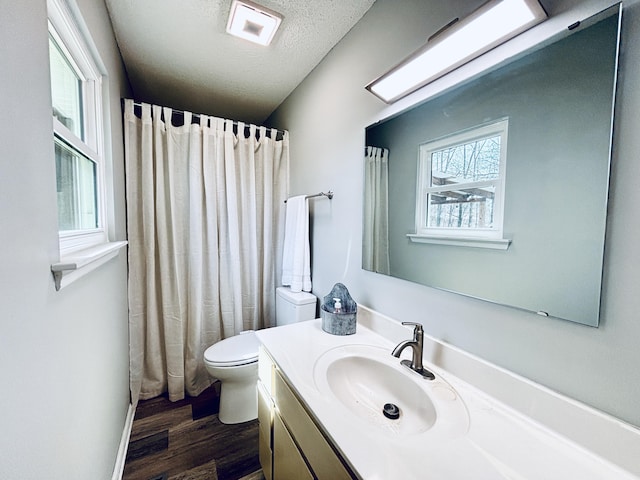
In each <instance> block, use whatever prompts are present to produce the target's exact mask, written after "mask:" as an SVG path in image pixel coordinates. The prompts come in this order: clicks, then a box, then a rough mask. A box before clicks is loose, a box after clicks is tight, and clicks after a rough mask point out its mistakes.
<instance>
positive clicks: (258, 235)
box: [124, 100, 289, 405]
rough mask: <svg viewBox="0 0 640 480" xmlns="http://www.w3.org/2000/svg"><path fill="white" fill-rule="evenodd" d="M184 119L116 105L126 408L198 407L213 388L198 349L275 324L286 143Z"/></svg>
mask: <svg viewBox="0 0 640 480" xmlns="http://www.w3.org/2000/svg"><path fill="white" fill-rule="evenodd" d="M134 108H139V109H140V110H141V112H140V117H141V118H138V116H136V114H135V113H136V112H135V111H134ZM176 113H179V114H181V115H182V116H183V117H184V123H183V125H182V126H173V125H172V121H171V119H172V117H173V116H174V114H176ZM194 118H196V116H194V115H192V114H191V113H189V112H173V111H172V110H171V109H170V108H162V107H159V106H155V105H154V106H151V105H148V104H142V105H141V106H139V107H135V106H134V103H133V101H131V100H125V105H124V127H125V163H126V188H127V194H126V199H127V228H128V240H129V286H128V288H129V329H130V383H131V395H132V401H133V403H134V405H135V404H136V403H137V401H138V400H139V399H147V398H153V397H155V396H158V395H160V394H162V393H164V392H166V391H168V393H169V399H170V400H172V401H176V400H180V399H182V398H184V395H185V393H186V394H188V395H192V396H195V395H198V394H199V393H201V392H202V390H204V389H205V388H207V387H208V386H209V385H210V384H211V382H212V379H211V378H210V377H209V375H208V373H207V371H206V369H205V367H204V361H203V354H204V351H205V350H206V348H207V347H209V346H210V345H212V344H214V343H215V342H217V341H219V340H221V339H223V338H226V337H230V336H233V335H235V334H237V333H239V332H241V331H243V330H247V329H258V328H261V327H266V326H272V325H274V324H275V287H276V281H277V275H276V273H278V272H276V266H277V265H281V263H282V260H281V259H282V252H281V248H282V243H283V232H284V212H285V210H284V205H285V204H284V200H285V199H286V197H287V186H288V180H289V179H288V172H289V139H288V132H284V134H282V137H283V138H282V139H278V137H277V131H276V130H267V129H266V128H265V127H256V126H255V125H245V124H243V123H238V124H237V126H236V128H235V129H234V122H232V121H230V120H223V119H220V118H215V117H208V116H206V115H199V121H197V122H196V123H192V119H194Z"/></svg>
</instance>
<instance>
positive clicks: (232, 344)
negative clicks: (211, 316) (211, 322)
mask: <svg viewBox="0 0 640 480" xmlns="http://www.w3.org/2000/svg"><path fill="white" fill-rule="evenodd" d="M259 347H260V340H258V337H257V336H256V334H255V332H254V331H253V330H248V331H246V332H241V333H240V334H239V335H235V336H233V337H229V338H225V339H224V340H221V341H219V342H218V343H214V344H213V345H211V346H210V347H209V348H207V349H206V350H205V352H204V361H205V362H206V363H207V364H209V365H211V366H215V367H237V366H239V365H246V364H248V363H254V362H257V361H258V348H259Z"/></svg>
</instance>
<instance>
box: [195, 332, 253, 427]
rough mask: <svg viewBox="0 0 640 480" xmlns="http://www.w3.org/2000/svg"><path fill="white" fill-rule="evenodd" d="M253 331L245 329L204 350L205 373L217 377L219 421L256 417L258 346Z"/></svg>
mask: <svg viewBox="0 0 640 480" xmlns="http://www.w3.org/2000/svg"><path fill="white" fill-rule="evenodd" d="M259 346H260V341H259V340H258V337H256V334H255V332H253V331H252V330H248V331H246V332H242V333H240V334H239V335H236V336H233V337H230V338H227V339H225V340H222V341H220V342H218V343H216V344H214V345H212V346H210V347H209V348H207V350H206V351H205V352H204V364H205V367H206V368H207V372H209V375H211V376H212V377H214V378H217V379H218V380H220V387H221V388H220V410H219V413H218V418H219V420H220V421H221V422H222V423H226V424H232V423H242V422H247V421H249V420H253V419H254V418H256V417H257V416H258V397H257V395H256V382H257V381H258V347H259Z"/></svg>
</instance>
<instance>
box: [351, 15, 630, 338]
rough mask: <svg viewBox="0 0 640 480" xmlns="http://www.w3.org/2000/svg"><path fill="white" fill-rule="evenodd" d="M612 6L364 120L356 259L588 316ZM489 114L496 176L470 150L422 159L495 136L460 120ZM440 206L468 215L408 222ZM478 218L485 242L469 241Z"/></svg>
mask: <svg viewBox="0 0 640 480" xmlns="http://www.w3.org/2000/svg"><path fill="white" fill-rule="evenodd" d="M620 15H621V10H620V6H619V5H616V6H614V7H611V8H609V9H607V10H605V11H604V12H601V13H600V14H598V15H596V16H594V17H592V18H589V19H587V20H585V21H583V22H581V23H580V25H579V26H578V27H576V28H573V29H572V30H571V31H569V29H567V32H566V33H564V34H562V35H561V38H560V37H557V38H554V39H553V41H551V42H547V43H546V44H545V45H544V46H543V47H538V48H535V49H533V50H532V51H530V52H527V53H526V54H523V55H519V56H518V57H517V58H516V59H515V60H512V61H510V62H509V63H507V64H504V65H502V66H499V67H498V68H495V69H493V70H492V71H490V72H488V73H485V74H483V75H481V76H480V77H478V78H476V79H473V80H471V81H469V82H466V83H465V84H463V85H459V86H456V87H455V88H453V89H450V90H448V91H446V92H445V93H442V94H440V95H439V96H437V97H435V98H431V99H429V100H428V101H426V102H424V103H422V104H419V105H416V106H413V107H411V108H409V109H407V110H405V111H403V112H401V113H400V114H397V115H394V116H393V117H392V118H387V119H385V120H381V121H379V122H376V123H375V124H373V125H371V126H369V127H367V129H366V145H365V188H364V194H365V201H364V216H363V232H364V233H363V235H364V238H363V268H364V269H366V270H370V271H376V272H378V273H382V274H387V275H391V276H393V277H398V278H402V279H405V280H409V281H412V282H417V283H420V284H423V285H427V286H430V287H434V288H438V289H444V290H448V291H452V292H456V293H460V294H464V295H467V296H471V297H475V298H479V299H483V300H487V301H490V302H494V303H498V304H502V305H507V306H511V307H516V308H520V309H525V310H529V311H532V312H536V313H539V314H541V315H545V316H552V317H557V318H561V319H566V320H570V321H574V322H579V323H582V324H585V325H591V326H597V325H598V321H599V311H600V290H601V283H602V266H603V258H604V240H605V227H606V213H607V197H608V189H609V169H610V159H611V145H612V132H613V108H614V99H615V86H616V72H617V61H618V60H617V56H618V44H619V32H620ZM505 122H506V123H505ZM495 124H500V125H501V126H502V127H503V128H506V130H505V132H508V134H505V136H504V137H501V138H502V140H501V141H502V142H503V143H502V144H501V145H500V147H501V148H502V149H503V153H504V158H503V159H502V160H499V161H501V162H502V164H501V166H500V167H499V168H498V167H496V168H494V170H495V171H496V172H497V171H498V170H499V169H500V168H503V171H502V173H501V175H502V177H501V178H502V180H499V181H498V182H497V183H495V182H494V183H493V184H490V182H489V180H491V179H490V178H489V177H491V175H492V174H491V173H489V174H487V168H488V167H486V164H480V167H479V168H478V165H479V163H478V162H474V161H472V160H469V161H466V160H462V161H460V162H458V161H457V160H456V161H454V160H451V159H452V158H453V157H452V156H450V157H448V158H449V159H450V160H451V161H449V162H448V163H447V162H445V163H446V166H443V165H445V163H443V162H442V161H440V163H438V162H436V160H435V158H436V157H435V156H433V155H435V153H433V152H436V153H439V154H440V155H441V156H442V155H445V156H446V155H449V154H451V152H452V151H453V149H452V147H451V143H452V142H448V139H456V138H463V139H464V140H463V141H462V143H460V144H459V145H458V146H457V147H456V148H458V147H459V148H458V149H460V148H462V150H463V151H464V149H465V148H466V149H470V151H472V152H478V151H480V150H481V149H480V148H479V146H478V145H479V140H481V141H484V140H487V141H491V139H493V141H494V143H495V141H496V140H495V137H491V136H484V137H483V136H482V135H481V134H480V133H478V134H477V135H475V136H474V133H473V132H474V129H479V130H480V131H483V130H482V129H483V128H484V129H486V127H487V126H491V125H495ZM489 130H491V128H489ZM465 135H466V136H465ZM480 143H481V142H480ZM430 145H435V147H433V148H431V147H429V146H430ZM443 145H444V146H445V147H443ZM430 148H431V149H430ZM438 148H440V150H438ZM446 148H449V150H446ZM443 149H444V150H443ZM445 150H446V151H445ZM425 152H427V153H426V154H425ZM443 152H444V153H443ZM425 155H431V157H428V159H432V160H433V161H432V160H429V161H426V160H425V158H427V157H425ZM463 155H464V156H468V157H469V159H473V157H474V154H473V153H464V154H463ZM478 155H479V154H478ZM498 156H499V155H498ZM465 158H466V157H465ZM456 162H458V163H459V165H458V166H457V167H456V166H455V165H454V164H456ZM489 163H491V162H489ZM451 165H454V166H451ZM483 165H484V166H483ZM471 169H476V170H478V171H479V172H480V173H477V172H476V173H474V174H468V170H471ZM489 170H491V168H489ZM425 172H426V173H425ZM483 175H484V176H483ZM487 175H488V176H487ZM495 175H497V173H496V174H495ZM495 175H494V176H495ZM418 177H420V178H418ZM425 178H426V179H427V180H425ZM461 179H464V180H465V181H466V182H467V184H466V185H464V186H460V185H459V183H461V182H462V180H461ZM494 180H495V178H493V180H491V181H494ZM487 182H489V183H487ZM500 182H502V183H500ZM425 184H426V185H427V187H433V188H432V189H431V191H429V192H425V189H424V188H425ZM445 186H446V188H445ZM496 189H498V190H496ZM496 192H499V193H500V194H501V195H502V199H501V202H502V208H501V209H500V208H498V206H496V205H493V203H494V202H497V196H496ZM426 210H430V211H428V212H427V211H426ZM464 212H467V213H464ZM469 212H471V213H469ZM473 212H475V213H473ZM442 218H445V221H446V222H449V223H448V226H449V227H451V225H453V230H456V228H458V229H459V228H463V229H464V227H465V226H474V225H475V226H476V227H478V228H475V229H474V228H471V229H467V230H466V231H464V232H463V231H462V230H457V232H458V233H454V234H453V236H451V235H449V236H447V235H442V236H440V237H438V235H437V233H436V234H435V235H433V236H431V235H429V234H428V233H425V231H422V235H420V234H419V233H420V232H421V230H420V228H421V226H425V225H426V224H429V223H430V222H432V223H435V224H436V227H437V226H438V225H437V221H440V220H441V219H442ZM452 219H453V220H452ZM498 221H499V223H500V227H501V232H499V234H498V233H497V230H498V228H495V227H496V225H494V224H493V223H492V222H498ZM426 226H427V227H428V225H426ZM483 230H484V231H485V232H486V231H489V232H490V235H489V236H490V237H493V239H494V240H497V242H492V241H490V239H489V240H482V239H480V240H478V238H477V236H475V233H477V231H480V233H481V234H482V231H483ZM416 234H418V235H416ZM431 237H433V238H431ZM487 247H489V248H487Z"/></svg>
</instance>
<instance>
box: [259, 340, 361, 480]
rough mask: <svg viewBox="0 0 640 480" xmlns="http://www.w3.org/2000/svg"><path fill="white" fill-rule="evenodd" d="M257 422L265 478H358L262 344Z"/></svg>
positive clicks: (338, 479) (320, 479)
mask: <svg viewBox="0 0 640 480" xmlns="http://www.w3.org/2000/svg"><path fill="white" fill-rule="evenodd" d="M258 422H259V424H260V427H259V452H260V464H261V465H262V470H263V473H264V476H265V478H266V479H267V480H289V479H292V478H295V479H296V480H298V479H300V480H304V479H309V480H313V479H318V480H325V479H326V480H343V479H344V480H349V479H354V478H358V477H357V476H356V475H355V474H353V473H352V472H351V470H350V468H349V467H348V466H347V465H346V463H345V462H344V461H343V460H342V458H341V456H340V454H339V453H338V452H337V451H336V450H335V449H334V448H333V446H332V445H331V443H330V442H329V440H328V439H327V438H326V437H325V435H324V434H323V433H322V431H321V430H320V428H319V427H318V426H317V425H316V423H315V421H314V420H313V418H312V417H311V416H310V415H309V413H308V412H307V410H306V409H305V407H304V406H303V404H302V402H301V401H300V400H299V399H298V397H297V396H296V394H295V393H294V391H293V389H292V388H291V387H290V386H289V384H288V383H287V381H286V380H285V378H284V377H283V376H282V374H281V373H280V371H279V369H278V367H277V365H276V364H275V363H274V362H273V360H272V359H271V357H270V356H269V354H268V353H267V352H266V351H265V350H264V348H263V347H261V349H260V357H259V380H258Z"/></svg>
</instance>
